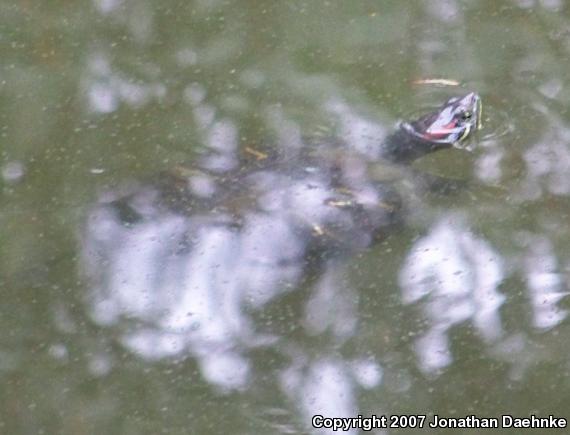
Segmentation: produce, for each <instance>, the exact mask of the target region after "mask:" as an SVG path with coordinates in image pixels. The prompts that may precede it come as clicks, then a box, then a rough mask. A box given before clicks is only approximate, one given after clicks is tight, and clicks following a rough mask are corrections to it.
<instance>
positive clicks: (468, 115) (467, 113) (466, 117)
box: [460, 110, 473, 121]
mask: <svg viewBox="0 0 570 435" xmlns="http://www.w3.org/2000/svg"><path fill="white" fill-rule="evenodd" d="M460 116H461V119H463V120H464V121H468V120H470V119H471V117H472V116H473V114H472V113H471V112H470V111H469V110H466V111H465V112H461V115H460Z"/></svg>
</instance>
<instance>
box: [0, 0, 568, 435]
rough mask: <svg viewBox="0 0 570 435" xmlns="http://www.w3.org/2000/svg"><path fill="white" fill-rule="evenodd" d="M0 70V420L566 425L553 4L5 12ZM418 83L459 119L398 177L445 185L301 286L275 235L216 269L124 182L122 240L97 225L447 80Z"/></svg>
mask: <svg viewBox="0 0 570 435" xmlns="http://www.w3.org/2000/svg"><path fill="white" fill-rule="evenodd" d="M0 56H1V59H2V61H1V67H0V101H1V106H0V134H1V136H0V150H1V154H0V155H1V162H0V170H1V175H2V177H1V180H0V182H1V183H2V184H1V190H0V195H1V196H0V224H1V226H0V241H1V251H0V255H1V258H0V274H1V275H0V300H1V303H0V329H1V330H2V332H3V333H2V339H1V340H0V386H1V388H0V403H1V404H2V406H0V433H2V434H4V433H6V434H101V433H105V434H160V433H164V434H190V433H191V434H218V433H220V434H221V433H236V434H253V433H256V434H257V433H260V434H273V433H312V431H313V429H312V427H311V423H310V422H311V417H312V416H313V415H315V414H323V415H325V416H328V417H340V416H344V417H347V416H357V415H358V414H362V415H364V416H368V415H370V414H376V415H378V416H380V415H398V414H411V415H427V416H428V419H431V418H432V416H433V415H434V414H438V415H440V416H448V417H463V416H466V415H476V416H478V417H499V416H501V415H504V414H510V415H514V416H519V417H525V416H529V415H530V414H534V415H537V416H541V417H546V416H548V415H554V416H557V417H564V418H570V411H569V409H570V353H569V352H568V343H569V342H570V329H569V327H568V320H567V310H568V304H569V302H568V297H567V295H568V287H569V279H570V227H569V226H568V220H569V213H570V202H569V195H570V114H569V111H568V107H569V103H568V102H569V101H570V87H569V85H570V80H569V78H568V71H570V9H568V7H567V6H566V5H565V3H564V2H562V1H560V0H541V1H539V0H518V1H514V0H513V1H483V0H471V1H469V2H467V1H457V0H430V1H410V2H399V1H381V2H380V1H378V2H365V1H353V2H341V1H321V0H318V1H306V2H302V1H288V2H271V1H255V2H254V1H240V2H238V1H220V0H200V1H190V2H183V1H169V0H165V1H161V2H150V1H130V0H95V1H92V2H87V1H84V2H65V1H55V2H43V3H41V4H40V3H39V2H33V1H29V0H20V1H5V2H3V3H2V4H0ZM440 78H442V79H449V80H457V81H459V82H461V86H462V87H463V88H465V89H467V90H475V91H477V92H479V93H480V94H481V96H482V98H483V101H484V124H485V125H484V129H483V130H482V131H481V134H480V137H479V140H478V143H477V146H476V147H475V149H474V151H473V152H472V153H469V152H465V151H463V152H462V151H459V150H452V151H444V152H441V153H437V154H434V155H433V156H430V157H428V158H426V159H425V160H423V161H421V162H419V164H418V166H420V167H422V168H423V169H425V170H429V171H430V172H432V173H437V174H440V175H443V176H451V177H459V178H461V179H463V180H469V185H468V187H467V188H465V189H462V190H460V191H459V192H456V193H451V194H446V195H436V194H425V195H421V196H415V197H414V198H412V199H411V200H410V202H409V204H408V212H407V214H408V220H407V225H406V226H405V228H403V229H402V230H400V231H398V232H396V233H394V234H392V235H390V236H389V237H388V238H387V239H386V240H384V241H383V242H381V243H379V244H376V245H374V246H372V247H370V248H367V249H364V250H361V251H359V252H358V253H357V254H355V255H352V256H349V257H348V258H344V259H342V260H340V261H334V262H330V263H327V267H325V268H324V269H323V270H321V271H320V272H317V271H312V272H307V271H304V272H303V271H302V272H299V271H298V270H297V269H295V264H289V263H288V264H284V263H283V264H282V263H279V264H278V265H277V263H275V264H276V265H275V266H272V264H273V263H271V261H269V260H267V259H271V258H275V257H272V255H274V254H273V253H275V252H285V251H287V250H288V249H293V248H291V247H290V246H289V245H287V244H284V243H280V242H279V240H284V239H287V238H286V237H283V235H282V234H281V235H279V234H278V233H277V230H275V234H274V238H273V237H267V238H266V239H267V243H264V244H261V245H256V246H257V247H259V246H262V247H263V249H266V250H267V252H265V253H264V254H263V255H262V256H260V257H252V254H251V252H253V251H254V250H252V249H249V250H248V248H247V246H245V247H244V245H243V243H242V245H240V246H241V251H239V253H237V254H236V251H230V250H226V249H225V248H226V247H227V246H230V245H232V243H234V244H235V243H236V242H235V239H233V238H232V237H233V236H231V235H228V233H225V232H223V231H218V230H214V231H209V232H206V231H203V232H200V231H201V230H195V228H201V227H200V226H199V225H198V226H197V227H194V226H193V225H194V224H195V221H192V220H190V219H189V218H188V219H186V218H185V217H183V216H181V215H168V216H166V215H164V216H163V215H157V214H154V215H152V213H154V209H152V207H150V206H149V196H148V195H150V194H148V195H147V194H146V193H144V194H141V195H140V197H137V198H138V199H137V201H138V203H137V204H138V205H137V207H139V210H142V211H143V212H142V213H143V214H144V213H147V214H149V215H152V216H153V217H152V219H150V220H149V221H148V223H145V224H144V225H143V224H138V223H137V221H136V219H135V220H134V221H133V222H132V226H128V225H127V226H120V225H118V224H117V223H116V222H115V221H113V219H111V218H110V217H109V216H108V214H106V213H108V210H107V209H106V208H105V204H109V203H110V202H112V201H113V200H116V199H117V198H121V196H123V195H126V194H129V193H132V192H136V191H138V190H140V189H141V186H142V184H141V183H144V182H145V181H147V180H151V179H155V178H154V177H156V176H157V174H159V173H161V171H164V170H168V169H171V168H173V167H176V166H177V165H180V164H191V163H192V162H193V161H195V160H196V159H197V156H199V155H200V154H201V153H203V152H205V151H206V150H212V149H213V150H214V151H215V152H216V153H218V154H219V155H221V156H222V157H223V155H224V153H225V152H228V150H229V152H231V151H232V147H237V146H238V145H239V146H241V147H242V148H243V147H246V146H249V147H252V148H253V149H262V148H263V146H264V145H262V144H263V143H270V144H274V145H275V146H280V147H285V148H287V147H294V146H295V145H296V144H298V141H299V139H300V138H301V137H302V136H315V135H317V136H318V135H322V134H323V132H326V134H328V133H330V132H331V131H334V132H335V134H336V135H338V136H339V137H343V138H344V139H345V140H347V142H349V143H350V144H351V145H352V146H355V147H357V148H358V147H360V148H359V149H361V150H366V149H367V147H369V146H370V145H371V144H374V143H376V142H377V138H378V137H381V136H384V135H386V134H387V133H388V132H389V131H390V129H392V128H393V126H394V125H395V123H396V121H397V120H399V119H402V118H406V117H409V116H411V115H412V114H417V113H418V110H421V109H423V108H426V107H429V106H431V105H433V104H434V103H437V102H439V101H441V99H442V98H443V97H444V96H446V95H449V94H451V93H457V92H458V89H457V87H456V86H444V87H438V86H436V85H429V84H426V83H423V84H422V83H418V81H421V80H423V79H440ZM463 88H461V91H460V92H463ZM222 160H223V159H222ZM212 164H223V162H222V163H219V162H213V163H212ZM143 191H144V189H143ZM126 219H127V220H128V219H129V217H128V216H127V217H126ZM265 224H267V222H265V223H263V222H262V223H260V225H265ZM269 225H270V226H271V225H273V223H269ZM257 228H260V226H257V227H255V228H254V230H253V231H256V229H257ZM271 228H273V227H271ZM272 231H273V230H272ZM284 231H285V230H284ZM260 234H263V233H260ZM193 237H196V240H199V242H200V243H199V246H200V247H201V248H200V249H201V250H198V251H193V252H191V253H188V252H187V251H185V249H186V248H187V246H189V245H188V244H190V245H191V243H193V242H192V241H193V240H194V239H193ZM280 237H281V238H280ZM187 238H188V240H190V241H189V242H188V243H186V244H185V243H181V242H180V240H187ZM173 241H174V242H176V246H177V249H174V248H172V243H173ZM270 242H275V243H273V244H271V243H270ZM255 255H258V254H255ZM260 255H261V254H260ZM283 255H285V254H283ZM260 258H261V260H260ZM252 259H254V260H255V261H256V262H258V263H259V264H257V263H256V264H257V265H256V266H255V267H249V268H248V267H245V266H244V265H246V264H249V263H248V261H250V262H251V261H253V260H252ZM262 260H263V261H265V260H267V262H266V263H264V262H263V261H262ZM297 265H299V264H297ZM273 267H274V268H273ZM299 273H301V275H300V276H298V275H299ZM295 274H297V275H295ZM568 431H570V429H564V430H562V431H560V432H558V433H566V432H568ZM422 432H428V429H427V428H425V429H423V430H420V429H409V430H388V429H386V430H378V431H377V433H422ZM433 432H434V433H436V432H437V431H433ZM493 432H494V431H493V430H488V431H485V433H493ZM519 432H520V430H513V433H519ZM352 433H357V432H356V431H354V432H352ZM441 433H449V432H447V431H444V430H442V431H441ZM454 433H475V432H473V431H468V430H463V432H462V430H461V429H460V430H456V431H454Z"/></svg>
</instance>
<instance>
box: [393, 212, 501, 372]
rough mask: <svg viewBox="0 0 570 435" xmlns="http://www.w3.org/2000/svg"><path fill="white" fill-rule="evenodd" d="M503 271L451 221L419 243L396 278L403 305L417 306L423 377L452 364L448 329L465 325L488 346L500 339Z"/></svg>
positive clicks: (457, 222) (496, 258)
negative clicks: (422, 327)
mask: <svg viewBox="0 0 570 435" xmlns="http://www.w3.org/2000/svg"><path fill="white" fill-rule="evenodd" d="M503 275H504V271H503V265H502V261H501V258H500V256H499V255H498V253H497V252H496V251H495V250H494V249H493V248H492V247H491V246H490V245H489V244H488V243H487V242H486V241H484V240H483V239H481V238H478V237H476V236H475V235H474V234H473V233H471V232H470V231H469V230H468V228H466V227H465V225H464V224H463V223H462V221H461V219H460V218H458V217H457V216H448V217H447V218H443V219H442V220H441V221H440V222H439V223H438V224H437V225H435V226H434V227H433V228H432V230H431V231H430V233H429V234H428V235H426V236H425V237H423V238H421V239H419V240H418V241H417V242H416V243H415V244H414V246H413V248H412V250H411V251H410V253H409V254H408V256H407V258H406V260H405V262H404V265H403V268H402V270H401V272H400V284H401V287H402V298H403V301H404V302H405V303H415V302H418V301H420V300H421V301H422V303H423V305H422V307H423V311H424V314H425V316H426V317H427V322H428V326H427V331H426V332H425V333H424V334H423V335H422V336H421V337H420V338H419V339H418V340H417V341H416V345H415V346H416V352H417V355H418V360H419V365H420V367H421V368H422V369H423V370H424V371H426V372H434V371H437V370H439V369H442V368H444V367H446V366H448V365H449V364H451V362H452V359H453V357H452V355H451V351H450V343H449V337H448V334H449V332H450V329H451V328H452V327H453V326H455V325H458V324H460V323H463V322H465V321H468V320H471V322H473V326H474V327H475V329H476V331H477V332H479V334H480V335H481V336H482V337H483V338H484V339H485V340H488V341H493V340H496V339H498V338H499V337H501V335H502V326H501V319H500V316H499V308H500V306H501V305H502V304H503V302H504V300H505V297H504V296H503V295H502V294H501V293H499V291H498V286H499V284H500V283H501V281H502V279H503Z"/></svg>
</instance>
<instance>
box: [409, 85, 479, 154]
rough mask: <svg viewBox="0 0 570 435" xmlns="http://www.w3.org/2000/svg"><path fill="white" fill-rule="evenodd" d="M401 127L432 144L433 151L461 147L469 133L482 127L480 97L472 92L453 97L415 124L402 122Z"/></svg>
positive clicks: (413, 122)
mask: <svg viewBox="0 0 570 435" xmlns="http://www.w3.org/2000/svg"><path fill="white" fill-rule="evenodd" d="M402 128H403V129H404V130H405V131H406V132H407V133H409V134H411V135H413V136H415V137H416V138H418V139H421V140H423V141H425V142H427V143H431V144H433V148H432V150H433V151H435V150H437V149H440V148H449V147H451V146H453V147H455V148H463V144H464V143H465V141H466V140H467V139H468V138H469V137H470V136H471V134H473V133H474V132H475V131H477V130H479V129H480V128H481V98H480V97H479V95H477V94H476V93H475V92H470V93H468V94H466V95H463V96H460V97H452V98H450V99H449V100H447V101H446V102H445V103H444V104H443V105H442V106H441V107H439V108H438V109H436V110H434V111H433V112H430V113H428V114H426V115H423V116H422V117H420V118H419V119H417V120H416V121H412V122H404V123H402ZM438 145H440V146H438Z"/></svg>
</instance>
